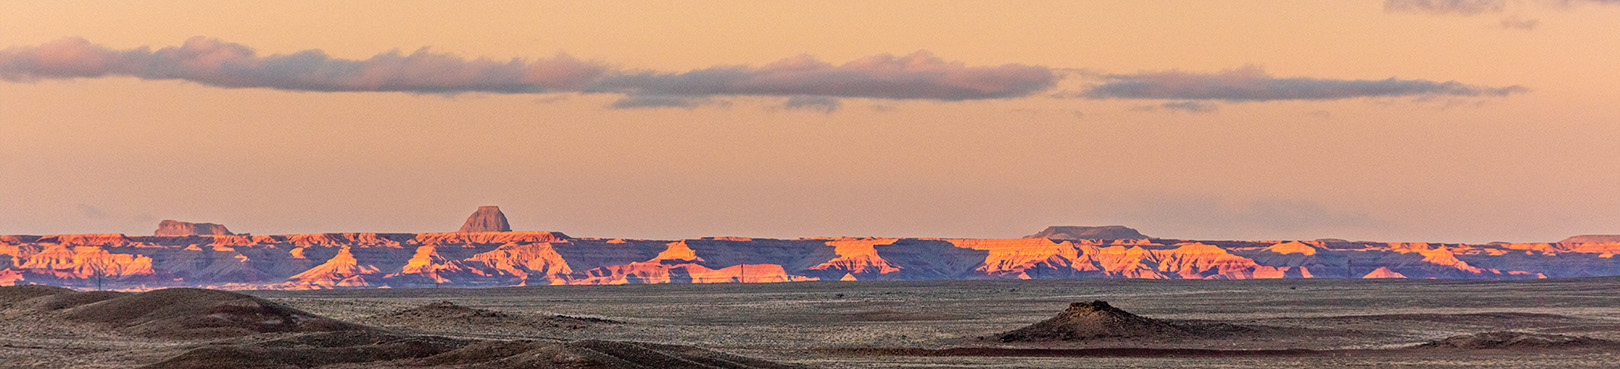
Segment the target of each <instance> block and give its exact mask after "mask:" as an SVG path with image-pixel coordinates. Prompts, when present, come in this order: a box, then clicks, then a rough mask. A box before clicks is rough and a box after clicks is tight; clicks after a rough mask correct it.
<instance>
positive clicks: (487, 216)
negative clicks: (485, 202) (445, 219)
mask: <svg viewBox="0 0 1620 369" xmlns="http://www.w3.org/2000/svg"><path fill="white" fill-rule="evenodd" d="M511 231H512V226H511V225H509V224H506V214H503V213H501V207H499V206H480V207H478V211H475V212H473V214H472V216H468V217H467V222H466V223H463V224H462V225H461V230H459V231H456V232H464V233H465V232H511Z"/></svg>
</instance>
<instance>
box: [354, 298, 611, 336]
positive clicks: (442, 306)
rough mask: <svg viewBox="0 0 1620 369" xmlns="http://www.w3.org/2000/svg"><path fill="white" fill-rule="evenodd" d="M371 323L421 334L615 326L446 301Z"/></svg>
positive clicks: (391, 314)
mask: <svg viewBox="0 0 1620 369" xmlns="http://www.w3.org/2000/svg"><path fill="white" fill-rule="evenodd" d="M372 322H374V323H376V324H378V325H383V326H396V327H409V328H418V329H423V330H439V329H444V328H452V329H453V328H458V327H465V328H473V329H488V328H490V327H527V328H536V329H547V328H551V329H555V328H562V329H584V328H589V327H591V326H594V325H599V324H616V323H619V322H616V321H612V320H607V319H598V318H582V317H570V316H561V315H527V314H511V313H505V312H499V311H493V310H487V309H477V308H470V307H466V306H461V305H456V304H455V303H452V302H449V301H440V302H436V303H432V304H427V305H423V306H419V307H414V308H410V309H405V310H400V311H395V312H393V313H388V314H384V315H381V316H377V317H374V318H373V319H372Z"/></svg>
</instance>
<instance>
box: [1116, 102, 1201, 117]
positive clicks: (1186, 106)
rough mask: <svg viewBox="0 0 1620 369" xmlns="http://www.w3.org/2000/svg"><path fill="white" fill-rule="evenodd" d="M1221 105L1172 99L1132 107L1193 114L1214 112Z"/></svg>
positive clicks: (1137, 109) (1139, 109)
mask: <svg viewBox="0 0 1620 369" xmlns="http://www.w3.org/2000/svg"><path fill="white" fill-rule="evenodd" d="M1218 109H1219V107H1216V106H1215V103H1210V102H1202V101H1171V102H1167V103H1163V104H1158V105H1144V106H1138V107H1135V108H1132V109H1131V110H1135V111H1159V110H1175V111H1182V112H1187V113H1193V114H1203V113H1214V112H1215V111H1216V110H1218Z"/></svg>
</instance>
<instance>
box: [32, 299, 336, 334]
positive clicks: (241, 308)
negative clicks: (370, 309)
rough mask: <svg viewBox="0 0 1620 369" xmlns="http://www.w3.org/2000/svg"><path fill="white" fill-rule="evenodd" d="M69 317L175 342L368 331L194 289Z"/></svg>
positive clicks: (116, 302)
mask: <svg viewBox="0 0 1620 369" xmlns="http://www.w3.org/2000/svg"><path fill="white" fill-rule="evenodd" d="M78 294H85V295H88V294H94V293H93V292H82V293H78ZM58 296H61V295H58ZM64 313H65V314H64V316H65V318H67V319H68V320H72V321H77V322H84V323H96V324H104V325H107V326H110V327H111V328H113V329H114V330H116V331H119V332H123V333H126V334H131V335H136V336H144V337H161V338H175V339H199V338H222V337H236V336H245V335H251V334H256V333H270V332H322V331H353V330H364V329H366V328H365V327H362V326H359V325H355V324H350V323H344V322H340V321H337V320H333V319H329V318H325V317H321V316H317V315H314V314H310V313H306V312H303V311H301V310H298V309H293V308H290V307H287V306H283V305H281V304H277V303H273V302H270V301H266V300H264V299H260V298H257V297H253V296H248V295H243V294H240V293H234V292H225V291H215V290H204V289H194V288H171V289H164V290H156V291H151V292H144V293H137V294H122V295H120V296H117V297H114V298H109V299H102V300H100V301H95V302H91V303H87V304H84V305H79V306H75V307H71V308H67V309H66V310H65V311H64Z"/></svg>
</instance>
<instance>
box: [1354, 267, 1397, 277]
mask: <svg viewBox="0 0 1620 369" xmlns="http://www.w3.org/2000/svg"><path fill="white" fill-rule="evenodd" d="M1361 278H1406V276H1405V275H1401V273H1396V272H1395V271H1393V270H1389V267H1378V269H1377V270H1373V271H1372V273H1367V275H1364V276H1361Z"/></svg>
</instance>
